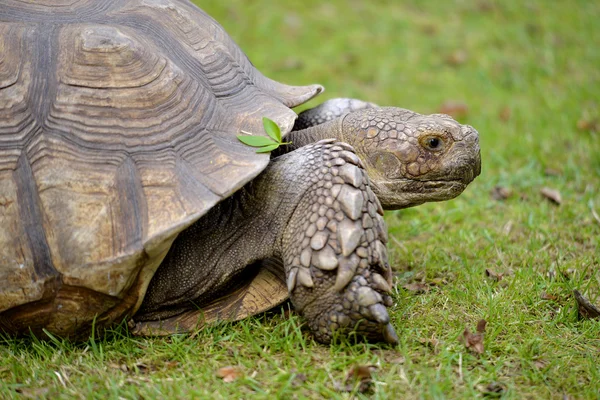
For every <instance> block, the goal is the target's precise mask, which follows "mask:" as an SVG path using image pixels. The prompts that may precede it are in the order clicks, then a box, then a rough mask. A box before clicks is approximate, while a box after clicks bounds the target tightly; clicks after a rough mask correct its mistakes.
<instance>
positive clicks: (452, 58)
mask: <svg viewBox="0 0 600 400" xmlns="http://www.w3.org/2000/svg"><path fill="white" fill-rule="evenodd" d="M468 59H469V55H468V54H467V52H466V51H465V50H463V49H458V50H456V51H454V52H453V53H451V54H449V55H448V57H446V63H447V64H448V65H451V66H453V67H458V66H460V65H463V64H464V63H466V62H467V60H468Z"/></svg>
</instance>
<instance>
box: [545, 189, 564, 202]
mask: <svg viewBox="0 0 600 400" xmlns="http://www.w3.org/2000/svg"><path fill="white" fill-rule="evenodd" d="M540 193H541V194H542V196H544V197H545V198H546V199H548V200H550V201H551V202H553V203H554V204H556V205H561V204H562V197H561V195H560V192H559V191H558V190H555V189H550V188H548V187H545V188H542V190H540Z"/></svg>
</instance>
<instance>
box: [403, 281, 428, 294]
mask: <svg viewBox="0 0 600 400" xmlns="http://www.w3.org/2000/svg"><path fill="white" fill-rule="evenodd" d="M402 287H403V288H404V289H406V290H408V291H409V292H413V293H415V294H423V293H427V292H429V289H430V288H429V286H427V285H426V284H424V283H421V282H413V283H407V284H406V285H404V286H402Z"/></svg>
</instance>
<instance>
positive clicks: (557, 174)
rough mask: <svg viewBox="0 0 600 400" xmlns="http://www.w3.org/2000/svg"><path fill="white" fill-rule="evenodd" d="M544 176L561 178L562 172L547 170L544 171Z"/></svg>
mask: <svg viewBox="0 0 600 400" xmlns="http://www.w3.org/2000/svg"><path fill="white" fill-rule="evenodd" d="M544 175H546V176H561V175H562V172H561V171H559V170H558V169H554V168H546V169H545V170H544Z"/></svg>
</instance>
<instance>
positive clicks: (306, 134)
mask: <svg viewBox="0 0 600 400" xmlns="http://www.w3.org/2000/svg"><path fill="white" fill-rule="evenodd" d="M343 121H344V116H342V117H339V118H336V119H334V120H332V121H329V122H325V123H324V124H320V125H315V126H312V127H310V128H306V129H302V130H300V131H293V132H290V133H289V134H288V135H287V137H286V139H285V140H286V141H287V142H291V144H289V145H287V146H286V148H285V149H284V152H289V151H292V150H296V149H298V148H300V147H303V146H306V145H308V144H311V143H315V142H318V141H319V140H323V139H337V140H339V141H342V142H345V143H348V144H349V145H352V144H353V143H352V142H351V141H349V140H347V138H345V137H344V135H343V132H342V123H343Z"/></svg>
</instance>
